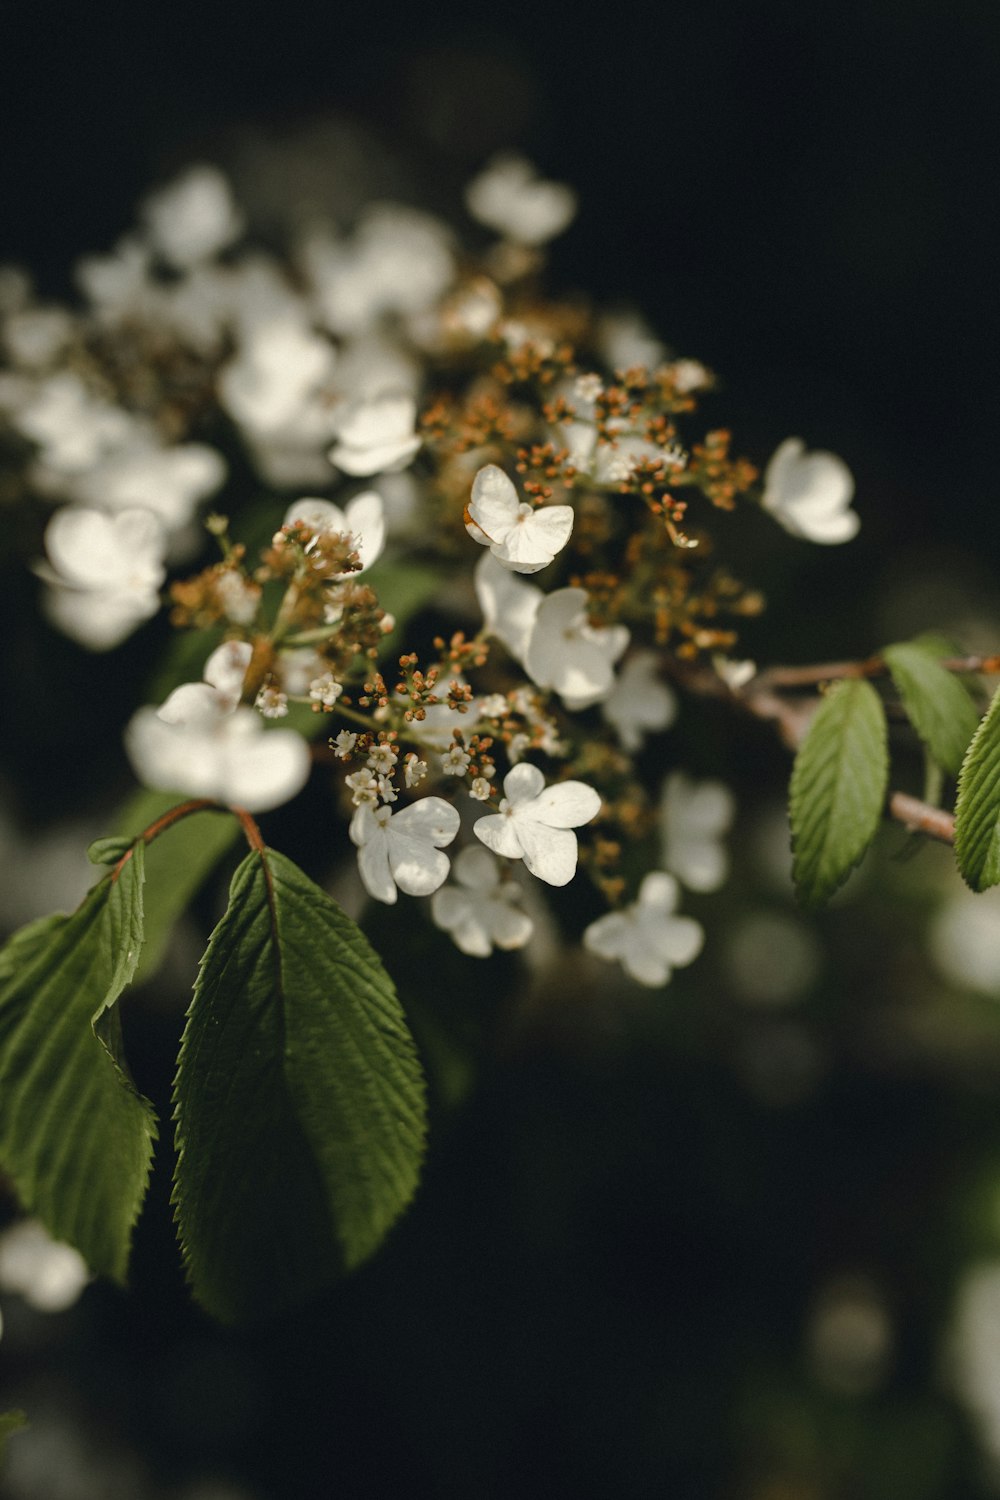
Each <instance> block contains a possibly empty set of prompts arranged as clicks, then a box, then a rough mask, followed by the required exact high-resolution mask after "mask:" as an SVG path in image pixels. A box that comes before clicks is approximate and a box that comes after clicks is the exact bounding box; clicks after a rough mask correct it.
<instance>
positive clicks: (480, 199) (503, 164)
mask: <svg viewBox="0 0 1000 1500" xmlns="http://www.w3.org/2000/svg"><path fill="white" fill-rule="evenodd" d="M465 201H466V204H467V206H468V209H469V212H470V214H471V215H472V217H473V218H474V219H478V220H479V222H480V224H486V225H487V226H488V227H489V228H490V229H496V230H499V232H500V233H501V234H504V235H506V236H507V237H508V238H509V239H511V240H513V241H514V242H515V243H516V244H518V245H544V244H545V242H546V240H551V239H553V238H554V237H555V236H556V235H557V234H562V232H563V230H564V229H565V228H566V226H567V225H568V224H569V223H570V222H571V220H572V219H573V216H574V214H575V213H576V194H575V193H574V191H573V189H572V188H571V187H567V186H566V185H565V184H564V183H562V182H546V181H545V180H544V179H542V178H540V177H539V176H538V175H537V173H536V171H535V168H534V167H533V166H532V164H531V162H530V161H527V160H526V159H525V158H524V157H523V156H518V155H516V154H515V153H503V154H501V155H499V156H495V157H494V158H493V160H492V161H491V162H488V163H487V165H486V166H485V167H484V168H483V170H482V171H481V172H480V173H479V175H478V176H477V177H474V178H473V179H472V181H471V182H470V183H469V185H468V187H467V188H466V190H465Z"/></svg>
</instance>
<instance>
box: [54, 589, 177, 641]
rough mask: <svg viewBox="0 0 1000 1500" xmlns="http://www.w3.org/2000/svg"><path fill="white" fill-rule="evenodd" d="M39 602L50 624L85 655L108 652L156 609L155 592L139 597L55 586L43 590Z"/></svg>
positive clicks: (157, 603)
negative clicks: (87, 653)
mask: <svg viewBox="0 0 1000 1500" xmlns="http://www.w3.org/2000/svg"><path fill="white" fill-rule="evenodd" d="M42 599H43V608H44V610H45V614H46V617H47V618H48V619H49V620H50V621H51V622H52V624H53V625H55V627H56V628H57V629H58V630H61V631H62V632H63V634H64V635H68V636H69V637H70V639H71V640H74V641H77V642H78V643H79V644H80V645H81V646H85V647H86V648H87V650H88V651H110V650H112V649H113V647H115V646H118V645H120V644H121V642H122V641H124V640H125V639H126V638H127V637H128V636H130V635H131V634H132V632H133V630H135V628H136V627H137V626H138V625H141V624H142V623H143V621H144V620H148V619H149V618H150V617H151V616H152V615H155V614H156V612H157V610H158V609H159V607H160V596H159V594H158V593H157V592H156V591H155V590H153V591H151V592H150V593H148V594H147V595H146V596H145V597H143V596H142V595H140V594H136V593H128V594H118V593H112V592H110V590H101V591H99V592H97V591H95V592H86V593H81V592H79V591H78V590H76V589H73V588H63V587H62V586H61V585H58V584H55V585H53V586H51V587H49V588H47V589H46V590H45V593H44V594H43V596H42Z"/></svg>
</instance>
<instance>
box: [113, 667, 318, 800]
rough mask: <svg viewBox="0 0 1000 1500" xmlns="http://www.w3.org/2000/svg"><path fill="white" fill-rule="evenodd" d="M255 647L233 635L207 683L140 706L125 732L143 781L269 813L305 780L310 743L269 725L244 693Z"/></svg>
mask: <svg viewBox="0 0 1000 1500" xmlns="http://www.w3.org/2000/svg"><path fill="white" fill-rule="evenodd" d="M251 654H252V648H251V647H250V646H249V645H248V644H245V643H244V642H242V641H228V642H226V644H225V645H222V646H220V647H219V648H218V649H217V650H216V651H213V652H212V655H211V656H210V657H209V659H208V661H207V662H206V664H205V676H204V680H203V681H202V682H186V683H184V684H183V685H182V686H181V687H179V688H175V689H174V691H173V692H172V693H171V694H170V696H169V697H168V698H167V700H166V702H165V703H164V704H163V705H162V707H160V708H159V709H156V708H140V709H139V711H138V713H136V714H134V715H133V717H132V719H131V721H130V722H129V724H128V727H127V729H126V731H125V749H126V751H127V753H128V757H129V759H130V761H131V762H132V766H133V769H134V770H135V773H136V775H137V776H138V777H139V780H140V781H142V782H144V783H145V784H146V785H147V786H151V787H156V788H158V789H161V790H163V791H173V792H183V793H185V794H186V795H187V796H189V797H211V798H213V799H215V800H217V801H219V802H224V803H227V804H230V805H232V806H237V807H244V808H246V809H247V811H248V812H267V811H268V809H270V808H272V807H279V806H280V805H281V804H282V803H283V802H287V801H288V800H289V798H291V797H294V796H295V794H296V793H297V792H299V791H301V789H302V788H303V786H305V783H306V781H307V780H308V777H309V767H310V756H309V746H308V745H307V744H306V742H305V740H304V739H303V738H302V736H301V735H300V734H297V733H296V732H295V730H292V729H270V730H265V729H264V725H263V723H262V721H261V718H260V716H259V715H258V714H256V713H255V712H254V711H253V709H252V708H247V707H241V706H240V703H239V699H240V693H241V690H242V686H243V679H244V675H245V673H246V669H247V667H248V665H249V663H250V656H251Z"/></svg>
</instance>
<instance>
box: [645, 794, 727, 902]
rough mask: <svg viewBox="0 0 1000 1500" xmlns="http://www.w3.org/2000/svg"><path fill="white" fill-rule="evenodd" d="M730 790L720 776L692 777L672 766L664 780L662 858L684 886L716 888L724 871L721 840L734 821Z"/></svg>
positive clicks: (661, 819)
mask: <svg viewBox="0 0 1000 1500" xmlns="http://www.w3.org/2000/svg"><path fill="white" fill-rule="evenodd" d="M734 811H735V803H734V801H733V794H732V792H730V790H729V788H728V787H726V786H724V785H723V784H722V782H721V781H701V782H693V781H691V780H690V779H689V778H688V777H687V776H685V775H684V773H683V771H673V772H671V774H670V775H669V776H668V777H667V779H666V781H665V782H664V785H663V800H662V802H661V804H660V826H661V829H662V833H663V862H664V864H665V865H666V867H667V869H668V870H671V871H672V872H673V873H674V874H675V875H676V876H677V877H678V879H680V880H681V881H683V883H684V885H686V886H687V888H688V890H691V891H716V890H718V888H719V886H720V885H722V883H723V882H724V880H725V878H726V876H727V875H728V873H729V856H728V855H727V853H726V850H725V848H724V846H723V844H722V842H721V840H722V835H723V834H724V833H725V832H726V831H727V829H728V828H729V825H730V823H731V822H732V821H733V813H734Z"/></svg>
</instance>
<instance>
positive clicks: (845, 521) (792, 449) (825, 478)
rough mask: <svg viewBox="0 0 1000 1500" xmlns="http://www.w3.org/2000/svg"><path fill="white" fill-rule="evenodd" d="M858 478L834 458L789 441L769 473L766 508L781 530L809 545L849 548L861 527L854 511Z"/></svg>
mask: <svg viewBox="0 0 1000 1500" xmlns="http://www.w3.org/2000/svg"><path fill="white" fill-rule="evenodd" d="M853 495H854V478H853V476H852V474H851V471H850V469H849V468H848V467H847V465H846V464H845V463H844V460H843V459H842V458H838V457H837V455H836V454H835V453H823V452H816V453H807V452H806V446H805V443H803V441H802V439H801V438H786V439H785V441H784V442H783V443H782V444H781V445H780V446H779V447H778V449H777V450H776V452H775V454H774V457H773V458H772V459H771V462H770V463H769V464H768V466H767V469H766V471H765V473H764V494H763V496H762V499H761V504H762V505H763V507H764V509H765V510H766V511H769V512H770V514H771V515H772V516H773V517H774V519H775V520H776V521H777V522H778V524H779V526H783V527H784V529H785V530H786V531H788V532H790V533H791V535H792V536H798V537H802V538H804V540H805V541H807V542H822V543H824V544H827V545H834V544H836V543H838V542H849V541H850V540H851V538H852V537H853V536H855V535H856V534H857V530H858V527H859V526H860V524H861V522H860V520H859V519H858V516H857V514H856V512H855V511H853V510H851V508H850V505H851V499H852V497H853Z"/></svg>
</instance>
